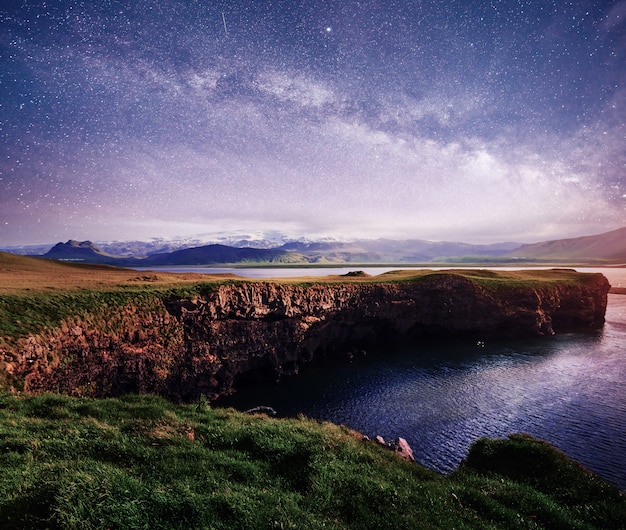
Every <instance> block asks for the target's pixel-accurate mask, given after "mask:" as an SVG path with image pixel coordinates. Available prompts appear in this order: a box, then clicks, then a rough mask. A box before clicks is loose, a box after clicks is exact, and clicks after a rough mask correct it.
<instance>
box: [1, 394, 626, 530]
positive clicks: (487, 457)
mask: <svg viewBox="0 0 626 530" xmlns="http://www.w3.org/2000/svg"><path fill="white" fill-rule="evenodd" d="M511 462H514V465H510V463H511ZM531 464H532V465H531ZM545 466H547V467H545ZM525 467H529V472H528V473H525V472H524V469H525ZM544 467H545V472H544V471H542V469H543V468H544ZM625 525H626V500H625V498H624V495H623V494H622V493H620V492H619V491H618V490H617V489H615V488H613V487H612V486H610V485H608V484H607V483H605V482H603V481H602V480H600V479H598V478H597V477H595V476H593V475H590V474H589V473H588V472H586V471H584V470H582V469H581V468H579V467H578V466H577V465H576V464H574V463H572V462H571V461H570V460H568V459H567V458H565V457H564V456H563V455H562V454H561V453H559V452H557V451H555V450H554V449H552V448H551V447H550V446H548V445H547V444H544V443H542V442H538V441H536V440H534V439H531V438H528V437H516V438H515V437H514V438H513V439H511V440H506V441H486V440H481V441H479V442H478V443H477V444H476V446H475V447H474V449H473V450H472V453H471V454H470V456H469V458H468V460H467V464H466V465H464V466H462V467H461V468H460V469H459V470H458V471H457V472H455V473H453V474H452V475H450V476H446V477H443V476H440V475H438V474H435V473H433V472H431V471H428V470H426V469H424V468H423V467H421V466H419V465H416V464H410V463H407V462H404V461H402V460H401V459H399V458H398V457H397V456H396V455H394V454H392V453H391V452H389V451H387V450H386V449H384V448H381V447H379V446H378V445H377V444H375V443H373V442H364V441H362V440H361V439H360V437H359V436H358V435H356V434H355V433H353V432H351V431H349V430H348V429H346V428H342V427H338V426H335V425H332V424H328V423H318V422H314V421H311V420H307V419H305V418H297V419H288V420H286V419H281V420H277V419H270V418H267V417H265V416H251V415H246V414H242V413H237V412H234V411H232V410H222V409H213V408H211V407H210V406H209V405H208V404H207V403H206V402H204V401H202V402H200V403H197V404H195V405H188V406H179V405H173V404H171V403H169V402H167V401H165V400H162V399H160V398H156V397H151V396H142V397H138V396H127V397H125V398H122V399H107V400H85V399H76V398H68V397H62V396H58V395H42V396H37V397H15V396H10V395H6V394H4V395H0V527H1V528H3V529H17V528H20V529H21V528H33V529H37V528H51V529H54V528H64V529H78V528H80V529H90V528H102V529H105V528H111V529H115V528H120V529H121V528H150V529H159V528H187V529H188V528H207V529H208V528H215V529H222V528H223V529H226V528H228V529H231V528H255V529H264V528H268V529H269V528H299V529H302V528H303V529H317V528H320V529H321V528H338V529H343V528H359V529H367V528H376V529H380V528H398V529H400V528H446V529H447V528H459V529H461V528H510V529H517V528H568V529H570V528H573V529H576V528H580V529H591V528H598V529H600V528H625Z"/></svg>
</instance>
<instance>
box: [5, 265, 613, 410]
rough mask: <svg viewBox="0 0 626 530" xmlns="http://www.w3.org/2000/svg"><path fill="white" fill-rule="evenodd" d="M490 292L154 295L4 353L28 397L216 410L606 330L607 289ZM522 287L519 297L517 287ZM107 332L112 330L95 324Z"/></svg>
mask: <svg viewBox="0 0 626 530" xmlns="http://www.w3.org/2000/svg"><path fill="white" fill-rule="evenodd" d="M572 275H576V277H577V278H578V277H579V276H581V277H582V276H584V278H585V279H584V281H578V280H579V279H580V278H578V280H576V281H565V282H561V283H560V282H537V283H536V284H532V286H524V285H522V284H520V285H517V284H514V285H508V286H506V287H493V288H492V287H485V286H481V284H479V283H478V282H476V281H474V280H473V279H471V278H468V277H465V276H462V275H457V274H452V273H433V274H430V275H426V276H423V277H420V278H418V279H415V280H411V281H405V282H362V283H360V282H342V283H336V284H334V283H319V284H312V285H289V284H283V283H269V282H267V283H261V282H240V283H233V284H223V285H219V286H217V287H216V288H215V289H214V290H212V291H211V292H208V293H203V294H197V295H195V296H191V297H171V296H170V297H167V296H162V297H160V296H159V295H155V296H154V299H153V300H151V302H150V303H149V304H148V303H145V302H144V305H142V306H134V305H129V306H126V307H124V308H118V309H116V311H115V314H110V312H111V309H110V308H109V309H107V308H102V310H101V311H102V315H100V317H99V319H98V318H97V315H96V316H94V315H93V314H91V315H83V316H82V317H78V316H77V317H75V318H72V319H68V320H66V321H65V322H64V323H63V325H62V326H61V327H59V328H57V329H53V330H49V331H46V332H43V333H40V334H39V335H36V336H30V337H26V338H23V339H20V340H19V341H17V343H15V344H13V345H12V346H11V347H10V348H9V347H7V346H3V347H2V348H1V351H0V353H1V354H3V357H0V360H3V361H4V370H5V371H6V372H7V373H8V374H9V377H11V378H12V379H13V380H14V381H18V382H19V381H21V382H23V388H24V390H25V391H29V392H40V391H60V392H64V393H70V394H75V395H81V394H82V395H91V396H109V395H120V394H123V393H127V392H154V393H158V394H162V395H166V396H167V397H170V398H173V399H175V400H180V401H191V400H196V399H198V398H199V396H201V395H204V396H206V397H207V398H208V399H213V398H215V397H217V396H219V395H222V394H225V393H228V392H231V391H232V389H233V388H234V387H236V386H237V385H238V384H241V383H243V382H245V381H246V380H247V379H254V380H257V379H259V378H267V379H271V380H275V379H277V378H280V377H281V376H283V375H286V374H295V373H297V372H298V369H299V367H300V366H301V365H302V364H303V363H306V362H309V361H311V360H313V359H315V358H321V357H336V356H351V355H354V354H356V353H359V352H362V351H370V350H381V351H384V347H385V346H386V345H389V344H393V343H398V342H419V341H420V340H423V339H424V338H425V337H428V336H445V337H449V336H467V337H472V338H474V339H476V338H478V339H484V338H485V337H489V336H532V335H549V334H552V333H554V332H555V331H559V330H565V329H581V328H584V329H591V328H598V327H600V326H602V324H603V322H604V314H605V310H606V303H607V292H608V290H609V288H610V286H609V283H608V281H607V280H606V278H605V277H604V276H602V275H601V274H588V275H577V274H576V273H572ZM516 285H517V286H516ZM102 320H105V321H106V322H107V325H106V326H103V325H98V324H96V323H97V322H100V321H102Z"/></svg>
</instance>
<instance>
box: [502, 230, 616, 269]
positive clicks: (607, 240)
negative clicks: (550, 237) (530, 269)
mask: <svg viewBox="0 0 626 530" xmlns="http://www.w3.org/2000/svg"><path fill="white" fill-rule="evenodd" d="M508 255H509V256H511V257H513V256H514V257H518V258H520V259H541V260H557V261H598V260H599V261H608V262H611V261H615V262H621V263H624V262H626V227H624V228H619V229H617V230H612V231H611V232H606V233H604V234H599V235H597V236H584V237H575V238H572V239H557V240H555V241H544V242H543V243H534V244H532V245H522V246H521V247H519V248H517V249H515V250H514V251H513V252H510V253H509V254H508Z"/></svg>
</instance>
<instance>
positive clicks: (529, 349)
mask: <svg viewBox="0 0 626 530" xmlns="http://www.w3.org/2000/svg"><path fill="white" fill-rule="evenodd" d="M578 270H580V271H581V272H582V271H584V272H602V273H604V274H605V275H606V276H607V277H608V278H609V281H610V282H611V284H612V285H613V286H616V287H626V269H604V268H603V269H587V268H586V269H578ZM309 273H310V272H309ZM324 273H325V274H329V272H328V269H324ZM274 276H276V274H275V273H274ZM218 404H219V405H221V406H234V407H236V408H238V409H241V410H245V409H248V408H251V407H254V406H258V405H266V406H271V407H273V408H274V409H276V410H277V411H278V413H279V415H281V416H295V415H297V414H304V415H306V416H308V417H311V418H315V419H318V420H324V421H332V422H333V423H338V424H343V425H346V426H348V427H350V428H353V429H355V430H357V431H359V432H362V433H364V434H366V435H368V436H370V437H371V436H376V435H381V436H383V437H384V438H385V439H393V438H396V437H399V436H401V437H403V438H406V439H407V441H408V442H409V443H410V445H411V447H412V448H413V451H414V454H415V457H416V459H417V461H418V462H420V463H422V464H424V465H425V466H427V467H429V468H431V469H435V470H437V471H440V472H444V473H445V472H449V471H451V470H452V469H454V468H456V467H457V466H458V464H459V463H460V462H461V460H462V459H463V457H464V456H465V455H466V454H467V451H468V449H469V446H470V445H471V443H472V442H473V441H475V440H476V439H477V438H479V437H481V436H488V437H491V438H499V437H505V436H506V435H508V434H511V433H516V432H525V433H529V434H532V435H533V436H537V437H539V438H542V439H544V440H547V441H548V442H550V443H552V444H553V445H555V446H556V447H558V448H559V449H561V450H562V451H564V452H565V453H566V454H567V455H568V456H570V457H572V458H574V459H575V460H577V461H579V462H581V463H582V464H583V465H585V466H586V467H588V468H589V469H592V470H593V471H595V472H597V473H598V474H600V475H601V476H603V477H604V478H606V479H607V480H609V481H611V482H613V483H614V484H616V485H618V486H619V487H620V488H621V489H623V490H626V434H625V433H626V296H625V295H615V294H610V295H609V305H608V308H607V314H606V323H605V325H604V327H603V328H602V329H601V330H598V331H594V332H590V333H584V334H583V333H567V334H559V335H555V336H553V337H541V338H533V339H526V340H498V341H487V342H486V343H485V344H484V345H483V344H476V343H474V342H469V341H439V342H432V341H431V342H424V343H416V344H413V345H411V346H410V347H404V348H397V347H390V348H389V349H388V350H387V351H385V352H384V353H383V354H379V355H375V356H370V357H365V358H363V359H359V360H355V361H353V362H352V363H350V364H347V363H343V364H341V363H335V364H331V365H329V364H324V365H318V366H314V367H311V368H310V369H306V370H304V371H303V373H301V374H300V375H298V376H296V377H293V378H289V379H286V380H283V381H281V382H279V383H277V384H274V385H268V384H265V385H257V386H253V387H247V388H244V389H241V390H239V391H238V392H237V393H236V394H235V395H233V396H230V397H228V398H225V399H223V400H221V401H220V402H219V403H218Z"/></svg>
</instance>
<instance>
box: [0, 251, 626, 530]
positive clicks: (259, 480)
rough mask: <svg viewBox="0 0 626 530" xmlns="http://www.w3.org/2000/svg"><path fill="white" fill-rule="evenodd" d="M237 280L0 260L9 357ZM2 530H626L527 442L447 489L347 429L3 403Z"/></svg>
mask: <svg viewBox="0 0 626 530" xmlns="http://www.w3.org/2000/svg"><path fill="white" fill-rule="evenodd" d="M430 274H441V273H432V272H429V271H410V270H409V271H394V272H391V273H387V274H385V275H381V276H377V277H371V276H367V275H359V274H356V275H352V276H348V277H344V276H328V277H325V278H318V277H310V278H302V277H299V278H291V279H280V280H276V281H280V282H282V283H286V284H299V285H304V284H312V283H316V284H319V283H323V282H330V283H339V282H341V283H346V282H409V281H411V282H413V281H423V280H424V279H426V278H428V276H429V275H430ZM453 274H460V275H463V276H465V277H467V278H471V279H472V280H474V281H476V282H477V283H479V284H480V285H482V286H483V287H485V288H488V289H502V288H512V287H519V286H522V285H547V284H552V283H554V282H581V281H583V282H584V281H585V280H584V278H585V277H584V276H579V275H573V274H572V273H571V272H568V271H552V272H549V271H532V272H498V273H495V272H493V271H472V270H467V269H461V270H459V271H457V272H454V273H453ZM239 281H244V280H242V279H238V278H236V277H233V276H229V275H221V276H207V275H200V274H175V273H162V272H137V271H133V270H124V269H115V268H112V267H105V266H86V265H76V264H69V263H59V262H52V261H45V260H39V259H33V258H25V257H21V256H12V255H9V254H2V253H0V339H1V340H0V345H1V344H2V341H5V343H6V342H11V340H13V339H14V338H15V337H19V336H24V335H28V334H32V333H37V332H39V331H41V330H42V329H44V328H51V327H55V326H58V325H59V324H60V323H62V322H63V321H66V320H67V319H68V318H69V319H71V317H72V316H74V315H81V316H83V317H84V318H86V319H89V318H96V317H98V315H100V316H99V317H98V318H100V319H101V320H102V322H103V324H102V325H114V322H109V321H108V320H111V318H112V317H111V315H112V314H114V312H111V311H108V310H109V309H110V308H114V307H120V306H124V305H128V304H129V303H131V304H133V305H134V306H137V307H145V308H147V309H149V308H150V307H151V304H152V303H153V301H154V300H155V297H156V298H162V297H168V296H174V295H176V296H193V295H194V294H197V293H199V292H205V291H208V290H211V289H214V288H215V286H216V285H218V284H219V283H223V282H239ZM246 281H248V280H246ZM249 281H268V280H249ZM103 315H104V316H103ZM106 315H109V316H108V317H106ZM98 322H100V321H98ZM0 528H2V529H18V528H19V529H22V528H33V529H37V528H53V529H54V528H59V529H60V528H63V529H79V528H80V529H90V528H94V529H95V528H102V529H106V528H110V529H115V528H119V529H122V528H124V529H126V528H146V529H158V528H207V529H209V528H214V529H221V528H224V529H226V528H228V529H232V528H246V529H248V528H254V529H263V528H298V529H317V528H338V529H344V528H359V529H366V528H376V529H379V528H398V529H399V528H446V529H447V528H457V529H461V528H507V529H516V528H526V529H528V528H530V529H532V528H558V529H561V528H562V529H568V530H569V529H592V528H598V529H601V528H616V529H617V528H626V499H625V498H624V495H623V494H622V493H620V492H619V491H618V490H617V489H615V488H614V487H612V486H610V485H609V484H607V483H605V482H603V481H602V480H601V479H599V478H597V477H596V476H594V475H591V474H589V473H588V472H586V471H585V470H582V469H581V468H580V467H579V466H578V465H577V464H575V463H573V462H571V461H570V460H568V459H567V458H565V457H564V456H563V455H562V454H561V453H559V452H557V451H555V450H554V449H552V448H551V447H549V446H548V445H546V444H544V443H542V442H539V441H536V440H533V439H530V438H528V437H524V436H516V437H513V438H512V439H510V440H506V441H488V440H481V441H479V442H477V444H476V445H475V446H474V448H473V450H472V453H471V454H470V455H469V457H468V459H467V462H466V464H465V465H463V466H462V467H461V468H460V469H459V470H458V471H456V472H455V473H453V474H452V475H450V476H446V477H443V476H440V475H437V474H435V473H433V472H431V471H428V470H426V469H424V468H423V467H421V466H419V465H416V464H411V463H408V462H405V461H403V460H401V459H400V458H399V457H398V456H397V455H394V454H393V453H391V452H390V451H389V450H387V449H385V448H382V447H380V446H378V445H377V444H375V443H373V442H364V441H363V440H362V439H361V436H360V435H359V434H357V433H355V432H352V431H350V430H348V429H346V428H343V427H339V426H335V425H331V424H327V423H323V424H321V423H317V422H314V421H310V420H307V419H305V418H298V419H289V420H285V419H283V420H277V419H271V418H267V417H265V416H251V415H246V414H242V413H237V412H235V411H232V410H220V409H213V408H211V407H210V406H209V404H208V403H207V402H205V401H200V402H198V403H196V404H193V405H187V406H178V405H174V404H171V403H169V402H167V401H164V400H162V399H160V398H156V397H152V396H141V397H138V396H127V397H125V398H122V399H108V400H89V399H78V398H69V397H63V396H59V395H41V396H33V397H23V396H19V395H9V394H5V393H1V392H0Z"/></svg>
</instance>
